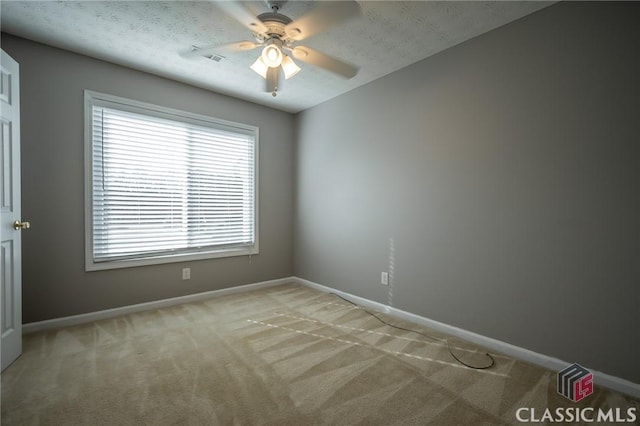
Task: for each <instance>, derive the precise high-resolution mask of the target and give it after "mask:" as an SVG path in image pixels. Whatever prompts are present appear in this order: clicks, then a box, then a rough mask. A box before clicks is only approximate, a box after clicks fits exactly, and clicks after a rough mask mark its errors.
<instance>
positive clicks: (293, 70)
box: [282, 55, 300, 80]
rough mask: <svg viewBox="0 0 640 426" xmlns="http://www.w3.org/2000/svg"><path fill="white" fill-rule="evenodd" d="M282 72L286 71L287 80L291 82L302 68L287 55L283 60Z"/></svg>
mask: <svg viewBox="0 0 640 426" xmlns="http://www.w3.org/2000/svg"><path fill="white" fill-rule="evenodd" d="M282 71H284V78H285V80H289V79H290V78H291V77H293V76H294V75H296V74H298V72H300V67H299V66H298V65H296V63H295V62H293V59H291V58H290V57H289V56H287V55H284V58H282Z"/></svg>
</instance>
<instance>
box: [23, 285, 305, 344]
mask: <svg viewBox="0 0 640 426" xmlns="http://www.w3.org/2000/svg"><path fill="white" fill-rule="evenodd" d="M291 282H296V281H295V278H294V277H288V278H280V279H277V280H270V281H262V282H258V283H253V284H246V285H241V286H237V287H230V288H223V289H221V290H212V291H205V292H203V293H195V294H188V295H186V296H180V297H173V298H171V299H163V300H154V301H153V302H145V303H139V304H136V305H128V306H122V307H119V308H113V309H106V310H104V311H97V312H89V313H86V314H80V315H72V316H69V317H62V318H54V319H50V320H45V321H38V322H30V323H28V324H24V325H23V326H22V334H29V333H35V332H36V331H43V330H50V329H53V328H61V327H69V326H72V325H79V324H86V323H89V322H93V321H99V320H103V319H108V318H113V317H117V316H120V315H126V314H131V313H134V312H141V311H148V310H151V309H159V308H165V307H167V306H174V305H180V304H182V303H189V302H197V301H200V300H206V299H211V298H214V297H221V296H227V295H229V294H235V293H243V292H247V291H251V290H257V289H259V288H266V287H273V286H276V285H280V284H286V283H291Z"/></svg>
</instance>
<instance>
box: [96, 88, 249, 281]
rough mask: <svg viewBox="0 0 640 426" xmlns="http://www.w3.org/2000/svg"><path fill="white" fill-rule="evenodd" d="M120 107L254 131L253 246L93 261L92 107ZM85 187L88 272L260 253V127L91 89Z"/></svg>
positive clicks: (193, 121)
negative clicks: (114, 105)
mask: <svg viewBox="0 0 640 426" xmlns="http://www.w3.org/2000/svg"><path fill="white" fill-rule="evenodd" d="M101 103H103V104H104V103H107V104H118V108H121V109H123V110H127V109H130V110H131V109H134V110H139V109H144V110H148V111H149V113H150V115H151V114H152V115H154V116H158V115H160V116H170V117H171V118H172V119H175V118H176V117H178V118H180V119H184V121H186V122H192V123H201V124H202V123H205V124H214V125H221V126H226V127H232V128H237V129H238V130H241V131H244V132H252V133H253V134H254V135H255V145H254V209H255V212H254V224H253V225H254V234H255V235H254V237H255V242H254V244H253V246H247V247H240V248H221V249H207V250H203V251H197V252H190V253H172V254H161V255H157V256H150V257H144V258H140V259H124V260H112V261H106V262H94V260H93V140H92V126H93V124H92V107H93V105H96V104H101ZM84 132H85V133H84V170H85V172H84V186H85V194H84V197H85V270H86V271H99V270H106V269H119V268H128V267H136V266H146V265H158V264H165V263H174V262H186V261H192V260H203V259H215V258H223V257H233V256H252V255H255V254H258V253H259V235H260V232H259V227H258V224H259V216H260V214H259V206H260V202H259V190H258V189H259V182H258V178H259V169H258V165H259V143H258V141H259V134H258V133H259V129H258V127H257V126H251V125H247V124H241V123H236V122H232V121H227V120H222V119H218V118H212V117H208V116H205V115H200V114H195V113H191V112H187V111H181V110H177V109H173V108H168V107H164V106H159V105H153V104H150V103H146V102H140V101H135V100H131V99H126V98H121V97H118V96H113V95H107V94H104V93H99V92H94V91H91V90H85V91H84Z"/></svg>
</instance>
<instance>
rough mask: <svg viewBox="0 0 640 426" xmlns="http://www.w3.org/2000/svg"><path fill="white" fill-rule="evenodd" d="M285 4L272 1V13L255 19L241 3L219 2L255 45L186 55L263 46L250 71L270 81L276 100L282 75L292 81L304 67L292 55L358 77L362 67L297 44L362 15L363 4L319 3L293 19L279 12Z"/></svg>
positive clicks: (217, 47)
mask: <svg viewBox="0 0 640 426" xmlns="http://www.w3.org/2000/svg"><path fill="white" fill-rule="evenodd" d="M285 3H286V1H269V2H267V5H268V6H269V8H270V9H271V12H266V13H262V14H260V15H258V16H257V17H254V16H253V14H252V13H251V12H250V11H249V10H247V9H246V8H245V7H244V6H243V5H241V4H240V3H238V2H235V1H221V2H217V3H216V6H218V7H220V8H221V9H222V10H224V11H225V12H226V13H227V14H228V15H229V16H231V17H232V18H235V19H236V20H237V21H238V22H240V23H241V24H243V25H244V26H245V27H247V28H248V29H250V30H251V31H252V33H253V37H254V38H255V42H253V41H248V40H243V41H238V42H233V43H226V44H219V45H211V46H204V47H201V48H194V50H192V51H190V52H187V53H185V54H183V56H185V57H195V56H211V55H213V54H216V53H217V54H221V53H234V52H242V51H248V50H253V49H257V48H259V47H261V48H262V53H261V54H260V56H258V58H257V59H256V61H255V62H254V63H253V65H251V67H250V68H251V69H252V70H253V71H255V72H256V73H258V74H259V75H260V76H262V78H264V79H265V80H266V91H267V92H270V93H271V94H272V95H273V96H274V97H275V96H276V95H277V93H278V89H279V87H280V78H281V74H283V75H284V78H285V79H287V80H288V79H289V78H291V77H293V76H294V75H296V74H297V73H298V72H299V71H300V67H299V66H298V65H297V64H296V63H295V62H294V61H293V59H292V58H291V56H293V57H294V58H295V59H297V60H299V61H302V62H306V63H308V64H311V65H315V66H317V67H320V68H323V69H325V70H327V71H330V72H332V73H334V74H337V75H340V76H342V77H345V78H352V77H354V76H355V75H356V74H357V73H358V68H357V67H355V66H354V65H351V64H349V63H346V62H343V61H341V60H339V59H336V58H333V57H331V56H329V55H326V54H324V53H321V52H318V51H317V50H314V49H311V48H309V47H306V46H300V45H296V43H297V42H298V41H301V40H304V39H306V38H308V37H311V36H313V35H315V34H318V33H320V32H322V31H324V30H325V29H327V28H329V27H332V26H335V25H338V24H341V23H343V22H345V21H347V20H349V19H351V18H353V17H356V16H359V15H360V14H361V10H360V5H358V3H357V2H355V1H353V0H349V1H336V2H333V1H332V2H318V4H319V5H318V6H317V7H315V9H313V10H312V11H311V12H309V13H307V14H305V15H303V16H302V17H300V18H298V19H296V20H292V19H291V18H289V17H288V16H286V15H283V14H282V13H280V12H279V11H280V9H281V7H282V6H283V5H284V4H285ZM289 55H291V56H289Z"/></svg>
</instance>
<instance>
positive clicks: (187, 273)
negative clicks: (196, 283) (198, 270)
mask: <svg viewBox="0 0 640 426" xmlns="http://www.w3.org/2000/svg"><path fill="white" fill-rule="evenodd" d="M182 279H183V280H190V279H191V268H182Z"/></svg>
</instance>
